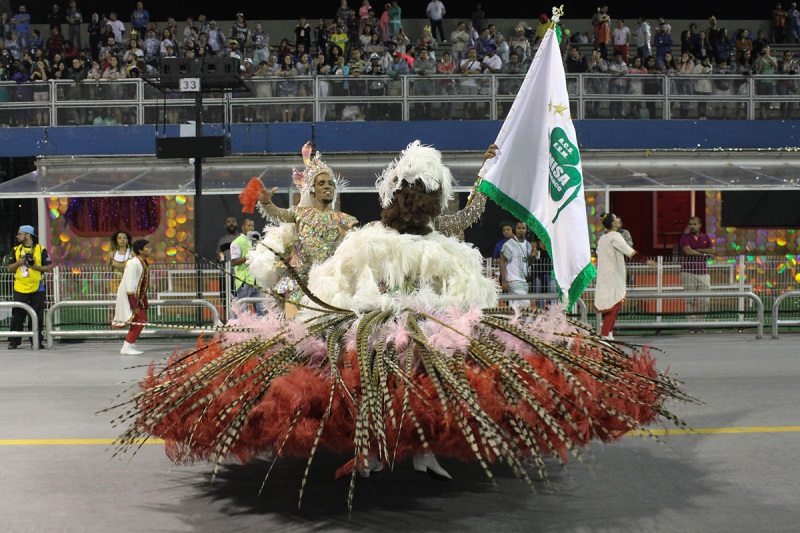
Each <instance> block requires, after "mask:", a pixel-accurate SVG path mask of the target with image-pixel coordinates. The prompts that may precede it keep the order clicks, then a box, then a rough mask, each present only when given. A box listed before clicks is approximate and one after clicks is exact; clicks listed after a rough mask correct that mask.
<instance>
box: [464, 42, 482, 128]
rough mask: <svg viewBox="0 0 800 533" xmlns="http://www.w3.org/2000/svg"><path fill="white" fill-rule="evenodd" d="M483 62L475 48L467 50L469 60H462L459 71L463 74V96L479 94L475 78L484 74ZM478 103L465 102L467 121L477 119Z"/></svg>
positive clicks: (465, 117)
mask: <svg viewBox="0 0 800 533" xmlns="http://www.w3.org/2000/svg"><path fill="white" fill-rule="evenodd" d="M482 70H483V69H482V67H481V62H480V61H479V60H478V54H477V52H476V51H475V48H470V49H469V50H467V58H466V59H463V60H461V64H460V65H459V71H460V72H461V76H462V78H461V81H460V83H459V88H460V92H461V94H462V95H463V96H475V95H477V94H478V81H477V80H476V79H475V76H476V75H478V74H480V73H481V72H482ZM476 111H477V109H476V103H475V102H474V101H472V102H464V115H463V118H464V119H465V120H470V119H472V118H475V114H476Z"/></svg>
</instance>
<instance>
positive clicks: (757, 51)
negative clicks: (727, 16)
mask: <svg viewBox="0 0 800 533" xmlns="http://www.w3.org/2000/svg"><path fill="white" fill-rule="evenodd" d="M765 46H769V39H768V38H767V34H766V33H764V30H758V31H757V32H756V38H755V39H753V57H758V56H760V55H761V50H763V49H764V47H765Z"/></svg>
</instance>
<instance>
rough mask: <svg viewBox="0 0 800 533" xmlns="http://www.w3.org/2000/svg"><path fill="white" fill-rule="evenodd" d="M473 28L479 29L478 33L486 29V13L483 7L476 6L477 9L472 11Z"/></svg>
mask: <svg viewBox="0 0 800 533" xmlns="http://www.w3.org/2000/svg"><path fill="white" fill-rule="evenodd" d="M471 18H472V26H473V27H474V28H476V29H477V31H478V33H480V32H482V31H483V30H484V28H486V13H485V12H484V11H483V6H481V5H480V4H475V9H473V10H472V17H471Z"/></svg>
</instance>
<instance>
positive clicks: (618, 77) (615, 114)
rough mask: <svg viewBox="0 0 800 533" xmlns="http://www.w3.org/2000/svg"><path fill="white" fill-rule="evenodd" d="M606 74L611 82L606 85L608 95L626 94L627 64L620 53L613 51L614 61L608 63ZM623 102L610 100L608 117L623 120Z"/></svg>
mask: <svg viewBox="0 0 800 533" xmlns="http://www.w3.org/2000/svg"><path fill="white" fill-rule="evenodd" d="M608 73H609V74H610V75H611V80H609V84H608V93H609V94H615V95H623V94H628V79H627V78H626V76H627V75H628V64H627V63H626V62H625V61H623V59H622V52H621V51H619V50H614V59H613V60H612V61H609V62H608ZM624 103H625V102H624V101H623V100H612V101H611V104H610V105H609V116H610V118H612V119H616V118H624V117H625V116H626V115H625V107H624Z"/></svg>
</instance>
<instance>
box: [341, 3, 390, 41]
mask: <svg viewBox="0 0 800 533" xmlns="http://www.w3.org/2000/svg"><path fill="white" fill-rule="evenodd" d="M367 24H368V25H369V26H370V27H371V28H372V31H374V32H375V33H377V34H378V35H380V36H381V40H386V39H388V38H389V37H388V36H385V35H384V34H383V33H382V32H381V21H380V19H378V17H376V16H375V10H374V9H373V8H370V9H369V10H368V11H367V20H366V21H365V22H364V25H365V26H366V25H367ZM354 40H355V39H351V40H350V41H351V42H352V41H354Z"/></svg>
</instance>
